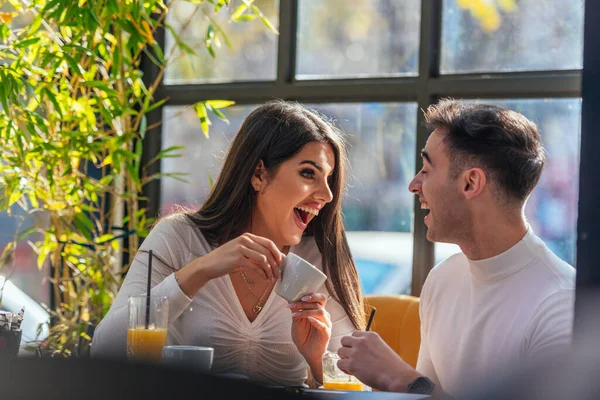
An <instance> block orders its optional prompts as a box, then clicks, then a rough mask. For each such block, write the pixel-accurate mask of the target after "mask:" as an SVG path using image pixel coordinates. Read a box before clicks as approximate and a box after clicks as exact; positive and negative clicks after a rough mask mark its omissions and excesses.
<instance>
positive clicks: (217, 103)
mask: <svg viewBox="0 0 600 400" xmlns="http://www.w3.org/2000/svg"><path fill="white" fill-rule="evenodd" d="M206 104H207V105H209V106H211V107H212V108H226V107H229V106H232V105H234V104H235V101H231V100H207V101H206Z"/></svg>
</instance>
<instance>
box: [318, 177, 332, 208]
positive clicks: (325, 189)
mask: <svg viewBox="0 0 600 400" xmlns="http://www.w3.org/2000/svg"><path fill="white" fill-rule="evenodd" d="M318 197H319V199H320V200H323V201H324V202H325V203H330V202H331V200H333V193H332V192H331V188H330V187H329V184H328V183H327V182H325V183H324V184H323V185H322V187H321V189H320V190H319V193H318Z"/></svg>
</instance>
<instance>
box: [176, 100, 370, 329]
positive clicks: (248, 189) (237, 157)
mask: <svg viewBox="0 0 600 400" xmlns="http://www.w3.org/2000/svg"><path fill="white" fill-rule="evenodd" d="M309 142H324V143H328V144H329V145H331V147H332V148H333V151H334V153H335V168H334V170H333V175H332V177H331V180H330V189H331V192H332V194H333V200H332V201H331V202H330V203H328V204H326V205H325V206H324V207H323V209H322V210H321V211H320V212H319V215H318V216H316V217H315V218H313V219H312V221H311V222H310V224H309V226H308V227H307V229H306V231H305V234H306V235H312V236H314V238H315V241H316V243H317V246H318V248H319V251H320V252H321V255H322V260H323V272H324V273H325V274H326V275H327V283H326V285H327V289H328V290H329V293H331V295H332V296H333V298H334V299H335V300H336V301H338V302H339V303H340V304H341V305H342V307H343V308H344V310H345V311H346V313H347V314H348V317H349V318H350V320H351V321H352V323H353V324H354V326H355V327H356V328H357V329H362V328H363V327H364V319H365V315H364V309H363V298H362V293H361V289H360V282H359V279H358V272H357V270H356V265H355V264H354V261H353V259H352V255H351V253H350V247H349V246H348V241H347V239H346V234H345V232H344V223H343V220H342V211H341V203H342V196H343V194H344V193H343V192H344V190H343V188H344V179H345V172H346V164H347V159H346V151H345V146H344V142H343V139H342V136H341V135H340V133H339V132H338V130H337V129H336V128H335V126H334V125H333V124H331V123H329V122H328V121H327V120H326V119H325V118H324V117H320V116H319V115H318V114H317V113H316V112H314V111H312V110H309V109H308V108H306V107H304V106H302V105H300V104H298V103H292V102H285V101H272V102H268V103H266V104H264V105H262V106H260V107H258V108H257V109H256V110H254V111H253V112H252V113H251V114H250V115H249V116H248V117H247V118H246V119H245V120H244V122H243V123H242V126H241V127H240V130H239V132H238V133H237V135H236V136H235V138H234V140H233V142H232V143H231V145H230V147H229V150H228V152H227V155H226V156H225V161H224V163H223V167H222V168H221V171H220V173H219V176H218V177H217V179H216V181H215V184H214V186H213V188H212V190H211V192H210V194H209V196H208V199H207V200H206V202H204V204H203V205H202V207H201V208H200V209H199V210H198V211H196V212H192V213H188V214H187V215H188V217H189V218H190V219H191V220H192V221H193V222H194V224H195V225H196V226H198V227H199V228H200V230H201V231H202V234H203V235H204V237H205V238H206V240H207V241H208V242H209V244H210V245H211V246H214V247H217V246H220V245H222V244H224V243H226V242H228V241H230V240H232V239H234V238H236V237H237V236H239V235H241V234H243V233H244V232H245V230H246V229H248V227H249V226H251V216H252V210H253V208H254V205H255V199H256V192H255V191H254V188H253V187H252V185H251V183H250V180H251V177H252V174H253V173H254V171H255V169H256V167H257V166H258V165H259V162H260V161H261V160H262V161H263V163H264V165H265V167H266V169H267V172H268V173H269V174H271V175H274V174H275V173H276V172H277V167H278V166H279V165H280V164H281V163H282V162H284V161H286V160H287V159H289V158H291V157H293V156H294V155H295V154H296V153H298V152H299V151H300V150H301V149H302V147H304V145H306V144H307V143H309Z"/></svg>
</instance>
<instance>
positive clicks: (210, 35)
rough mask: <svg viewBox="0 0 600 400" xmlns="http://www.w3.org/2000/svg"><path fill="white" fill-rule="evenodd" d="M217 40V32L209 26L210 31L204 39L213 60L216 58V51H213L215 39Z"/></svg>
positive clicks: (208, 30) (207, 31)
mask: <svg viewBox="0 0 600 400" xmlns="http://www.w3.org/2000/svg"><path fill="white" fill-rule="evenodd" d="M214 38H215V31H214V29H213V26H212V25H208V29H207V30H206V38H205V39H204V44H205V46H206V49H207V50H208V52H209V54H210V55H211V56H212V58H215V57H216V55H215V50H214V49H213V39H214Z"/></svg>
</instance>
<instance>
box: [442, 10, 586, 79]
mask: <svg viewBox="0 0 600 400" xmlns="http://www.w3.org/2000/svg"><path fill="white" fill-rule="evenodd" d="M443 15H444V17H443V18H444V20H443V34H442V59H441V70H442V72H443V73H462V72H503V71H536V70H539V71H544V70H557V69H577V68H581V66H582V65H583V46H582V43H583V1H582V0H548V1H545V2H540V1H538V0H520V1H517V0H502V1H484V0H471V1H465V0H444V14H443Z"/></svg>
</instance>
